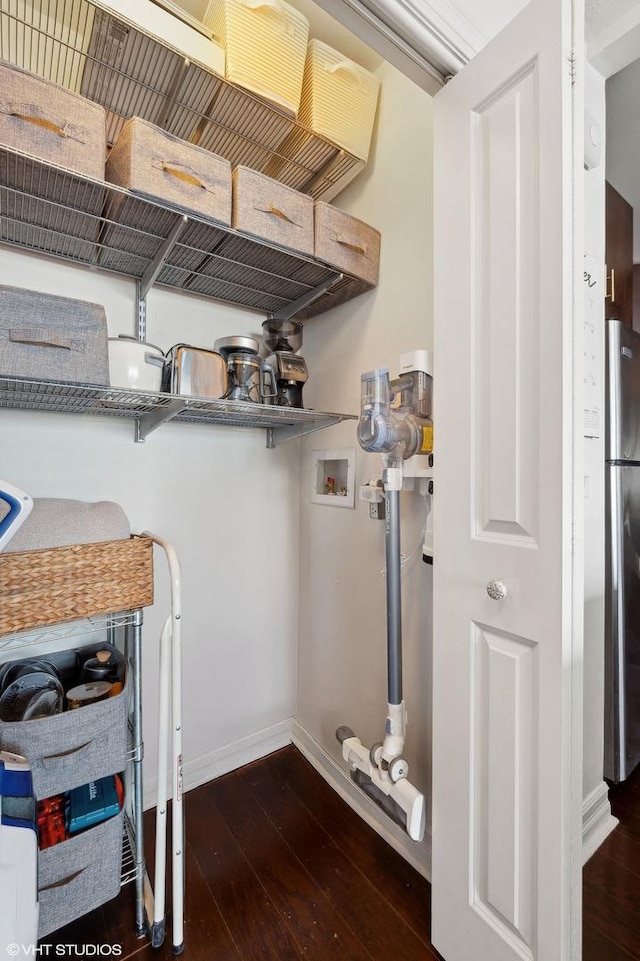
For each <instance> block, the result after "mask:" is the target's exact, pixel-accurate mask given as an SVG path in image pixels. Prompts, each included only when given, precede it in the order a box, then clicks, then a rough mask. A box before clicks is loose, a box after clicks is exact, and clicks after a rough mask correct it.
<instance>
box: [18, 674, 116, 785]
mask: <svg viewBox="0 0 640 961" xmlns="http://www.w3.org/2000/svg"><path fill="white" fill-rule="evenodd" d="M130 677H131V671H127V677H126V680H125V685H124V688H123V690H122V692H121V693H120V694H117V695H115V697H108V698H107V699H106V700H105V701H98V702H97V703H96V704H87V705H86V706H85V707H80V708H78V709H77V710H75V711H65V712H64V713H62V714H54V715H53V716H52V717H44V718H37V719H34V720H32V721H0V748H2V750H4V751H13V753H15V754H21V755H22V756H23V757H26V759H27V760H28V761H29V764H30V766H31V773H32V776H33V788H34V791H35V794H36V797H37V798H38V800H42V799H43V798H47V797H51V796H52V795H53V794H62V793H64V792H65V791H71V790H72V789H73V788H75V787H80V785H81V784H88V783H89V781H96V780H97V779H98V778H101V777H107V776H108V775H110V774H118V773H120V772H121V771H124V769H125V767H126V763H127V750H128V715H129V712H128V706H129V697H130V690H131V682H130Z"/></svg>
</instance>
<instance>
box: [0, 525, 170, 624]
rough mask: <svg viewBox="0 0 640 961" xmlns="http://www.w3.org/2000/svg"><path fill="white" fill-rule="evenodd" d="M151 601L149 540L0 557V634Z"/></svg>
mask: <svg viewBox="0 0 640 961" xmlns="http://www.w3.org/2000/svg"><path fill="white" fill-rule="evenodd" d="M152 603H153V542H152V541H151V539H150V538H148V537H130V538H129V539H128V540H119V541H102V542H100V543H97V544H74V545H71V546H70V547H56V548H51V549H50V550H43V551H19V552H16V553H13V554H0V635H2V634H13V633H15V632H17V631H26V630H31V629H32V628H36V627H44V626H46V625H48V624H58V623H60V622H63V621H74V620H76V619H78V618H82V617H90V616H92V615H94V614H109V613H118V612H120V611H129V610H133V609H135V608H138V607H147V606H148V605H149V604H152Z"/></svg>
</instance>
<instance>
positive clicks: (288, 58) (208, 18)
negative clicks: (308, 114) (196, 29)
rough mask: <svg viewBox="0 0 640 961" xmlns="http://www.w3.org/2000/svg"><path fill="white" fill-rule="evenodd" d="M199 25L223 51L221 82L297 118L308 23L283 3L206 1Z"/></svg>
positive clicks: (278, 1) (254, 0)
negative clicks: (224, 62) (242, 90)
mask: <svg viewBox="0 0 640 961" xmlns="http://www.w3.org/2000/svg"><path fill="white" fill-rule="evenodd" d="M204 22H205V25H206V26H207V27H209V29H210V30H212V32H213V34H214V36H215V39H216V40H217V41H218V42H219V43H221V44H222V45H223V46H224V48H225V53H226V74H225V76H226V79H227V80H229V81H230V82H231V83H235V84H238V86H240V87H244V88H245V89H246V90H250V91H251V92H252V93H255V94H257V95H258V96H259V97H263V98H264V99H265V100H269V101H270V102H271V103H274V104H275V105H276V106H278V107H279V108H280V109H281V110H284V111H285V112H286V113H288V114H291V115H292V116H294V117H295V116H297V114H298V108H299V106H300V94H301V91H302V76H303V73H304V64H305V57H306V52H307V41H308V39H309V21H308V20H307V18H306V17H304V16H303V15H302V14H301V13H299V12H298V11H297V10H294V8H293V7H291V6H289V4H288V3H284V2H283V0H210V2H209V6H208V8H207V11H206V13H205V16H204Z"/></svg>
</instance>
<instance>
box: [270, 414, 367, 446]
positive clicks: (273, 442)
mask: <svg viewBox="0 0 640 961" xmlns="http://www.w3.org/2000/svg"><path fill="white" fill-rule="evenodd" d="M354 419H355V418H354ZM343 420H345V418H344V417H342V416H341V415H340V414H336V416H335V417H332V418H331V419H329V415H326V417H325V420H323V421H322V423H314V424H286V425H285V426H284V427H267V449H268V450H273V449H274V447H277V446H278V444H284V443H285V442H286V441H288V440H292V439H293V438H294V437H301V436H302V434H312V433H313V432H314V431H316V430H323V429H324V428H325V427H333V425H334V424H339V423H340V422H341V421H343Z"/></svg>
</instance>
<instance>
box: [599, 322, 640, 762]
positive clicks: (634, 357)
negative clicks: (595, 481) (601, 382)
mask: <svg viewBox="0 0 640 961" xmlns="http://www.w3.org/2000/svg"><path fill="white" fill-rule="evenodd" d="M606 332H607V349H606V369H607V393H606V435H605V451H606V453H605V457H606V467H605V473H606V477H605V491H606V495H605V496H606V511H605V518H606V520H605V523H606V536H605V545H606V548H605V553H606V581H605V584H606V621H605V624H606V627H605V731H604V775H605V777H606V778H608V779H609V780H611V781H624V780H625V778H627V777H628V776H629V774H631V772H632V771H633V769H634V768H635V767H636V765H637V764H638V763H639V762H640V334H637V333H635V332H634V331H632V330H631V329H630V328H629V327H626V326H625V325H624V324H622V323H621V322H620V321H618V320H609V321H607V323H606Z"/></svg>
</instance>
